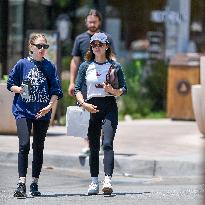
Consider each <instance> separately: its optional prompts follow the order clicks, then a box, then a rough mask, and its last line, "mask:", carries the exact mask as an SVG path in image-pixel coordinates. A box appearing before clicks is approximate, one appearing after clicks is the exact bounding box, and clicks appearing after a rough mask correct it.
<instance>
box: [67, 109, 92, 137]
mask: <svg viewBox="0 0 205 205" xmlns="http://www.w3.org/2000/svg"><path fill="white" fill-rule="evenodd" d="M89 120H90V113H89V112H88V111H87V110H85V109H83V108H81V107H79V106H69V107H67V112H66V128H67V135H68V136H74V137H82V138H87V133H88V126H89Z"/></svg>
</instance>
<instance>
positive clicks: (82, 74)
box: [75, 62, 88, 95]
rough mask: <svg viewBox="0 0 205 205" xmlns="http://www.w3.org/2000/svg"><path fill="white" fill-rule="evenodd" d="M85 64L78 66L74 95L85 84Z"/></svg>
mask: <svg viewBox="0 0 205 205" xmlns="http://www.w3.org/2000/svg"><path fill="white" fill-rule="evenodd" d="M87 67H88V65H87V63H86V62H84V63H82V64H81V65H80V67H79V70H78V75H77V78H76V82H75V95H76V94H77V93H78V92H80V91H81V90H82V87H83V85H84V84H85V77H86V70H87Z"/></svg>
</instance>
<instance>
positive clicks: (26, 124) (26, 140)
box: [16, 118, 49, 178]
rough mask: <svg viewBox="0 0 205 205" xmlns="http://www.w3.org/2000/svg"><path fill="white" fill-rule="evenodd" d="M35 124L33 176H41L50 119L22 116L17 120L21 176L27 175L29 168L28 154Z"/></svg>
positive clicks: (19, 170)
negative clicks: (31, 118) (34, 118)
mask: <svg viewBox="0 0 205 205" xmlns="http://www.w3.org/2000/svg"><path fill="white" fill-rule="evenodd" d="M32 124H33V144H32V148H33V161H32V177H36V178H39V175H40V172H41V168H42V164H43V149H44V141H45V137H46V133H47V130H48V126H49V120H30V119H26V118H21V119H18V120H16V125H17V133H18V138H19V153H18V172H19V177H25V176H26V174H27V168H28V154H29V150H30V134H31V128H32Z"/></svg>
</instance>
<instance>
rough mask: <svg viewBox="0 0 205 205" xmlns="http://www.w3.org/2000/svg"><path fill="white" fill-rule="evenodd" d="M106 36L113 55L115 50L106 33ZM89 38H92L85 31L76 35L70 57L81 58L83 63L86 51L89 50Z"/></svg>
mask: <svg viewBox="0 0 205 205" xmlns="http://www.w3.org/2000/svg"><path fill="white" fill-rule="evenodd" d="M106 35H107V37H108V41H109V43H110V45H111V48H112V52H113V53H114V54H115V49H114V45H113V41H112V38H111V36H110V35H109V34H107V33H106ZM91 37H92V35H91V34H89V33H88V32H87V31H86V32H84V33H82V34H80V35H78V36H77V37H76V38H75V42H74V45H73V50H72V53H71V55H72V56H79V57H80V58H81V61H84V56H85V54H86V52H87V50H88V49H89V45H90V38H91Z"/></svg>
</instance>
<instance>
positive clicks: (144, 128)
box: [0, 119, 205, 176]
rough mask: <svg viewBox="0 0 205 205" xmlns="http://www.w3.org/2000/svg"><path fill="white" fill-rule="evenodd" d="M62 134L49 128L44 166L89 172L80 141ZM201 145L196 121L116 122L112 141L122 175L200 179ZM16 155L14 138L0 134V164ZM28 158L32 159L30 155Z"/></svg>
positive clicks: (61, 129) (12, 160) (203, 140)
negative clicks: (81, 153) (80, 158)
mask: <svg viewBox="0 0 205 205" xmlns="http://www.w3.org/2000/svg"><path fill="white" fill-rule="evenodd" d="M65 133H66V128H65V127H61V126H54V127H50V128H49V131H48V136H47V139H46V142H45V151H44V153H45V157H44V166H46V167H50V168H51V167H55V166H57V167H67V168H75V169H87V170H88V169H89V165H88V158H86V159H85V164H84V166H82V165H81V164H80V161H79V154H80V151H81V149H82V148H83V145H84V144H83V139H81V138H74V137H72V136H66V134H65ZM204 143H205V138H204V137H203V136H202V135H201V134H200V132H199V131H198V128H197V125H196V122H195V121H172V120H170V119H162V120H135V121H124V122H119V126H118V130H117V133H116V137H115V141H114V150H115V172H118V173H121V174H124V175H149V176H150V175H151V176H199V175H202V173H203V172H202V171H203V168H204V167H203V163H202V162H203V161H205V159H204V157H203V154H204V152H203V150H204ZM17 152H18V138H17V136H9V135H0V163H16V160H17ZM30 158H31V159H30V160H32V156H31V154H30ZM102 158H103V157H102V156H101V164H100V169H101V170H103V168H102V166H103V162H102ZM81 162H82V161H81Z"/></svg>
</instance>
